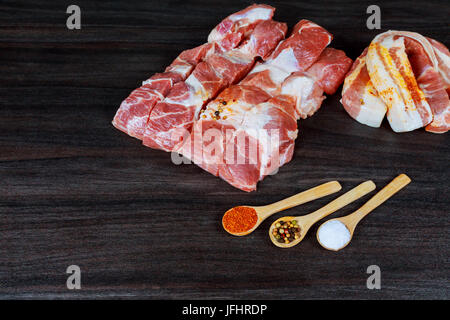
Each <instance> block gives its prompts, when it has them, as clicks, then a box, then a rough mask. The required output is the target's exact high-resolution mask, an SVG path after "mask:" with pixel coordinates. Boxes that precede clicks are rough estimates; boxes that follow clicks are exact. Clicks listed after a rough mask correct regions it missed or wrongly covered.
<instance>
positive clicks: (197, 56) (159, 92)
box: [112, 4, 275, 139]
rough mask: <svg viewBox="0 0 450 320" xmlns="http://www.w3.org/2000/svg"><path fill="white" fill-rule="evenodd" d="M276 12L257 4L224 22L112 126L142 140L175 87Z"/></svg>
mask: <svg viewBox="0 0 450 320" xmlns="http://www.w3.org/2000/svg"><path fill="white" fill-rule="evenodd" d="M274 11H275V8H273V7H271V6H267V5H256V4H255V5H251V6H249V7H247V8H246V9H244V10H241V11H239V12H236V13H234V14H232V15H230V16H228V17H227V18H225V19H224V20H223V21H222V22H221V23H220V24H219V25H218V26H216V27H215V28H214V29H213V30H212V31H211V33H210V35H209V37H208V43H206V44H203V45H201V46H199V47H196V48H194V49H190V50H186V51H183V52H182V53H181V54H180V55H179V56H178V57H177V58H176V59H175V60H174V61H173V62H172V64H171V65H170V66H168V67H167V68H166V70H165V72H164V73H157V74H155V75H153V76H152V77H151V78H149V79H148V80H146V81H144V82H143V84H142V86H141V87H140V88H137V89H136V90H134V91H133V92H132V93H131V94H130V96H129V97H128V98H127V99H125V100H124V101H123V102H122V104H121V105H120V107H119V109H118V110H117V113H116V115H115V117H114V119H113V121H112V124H113V125H114V126H115V127H116V128H117V129H119V130H121V131H123V132H125V133H127V134H128V135H130V136H132V137H135V138H138V139H142V138H143V135H144V131H145V127H146V125H147V122H148V117H149V114H150V112H151V110H152V109H153V107H154V106H155V105H156V103H157V102H159V101H161V100H163V99H164V97H165V96H166V95H167V94H168V93H169V92H170V90H171V89H172V88H173V87H174V85H175V84H176V83H179V82H180V81H183V80H185V79H186V78H187V77H188V76H189V75H190V74H191V72H192V71H193V70H194V68H195V67H196V66H197V65H198V63H200V62H201V61H203V60H204V59H205V58H206V57H208V56H209V55H210V54H211V53H213V52H217V51H222V52H226V51H229V50H231V49H233V48H235V47H237V46H238V45H239V44H240V43H241V41H242V40H243V39H244V36H245V35H248V34H250V33H251V32H252V31H253V29H254V28H255V27H256V25H257V24H258V23H260V22H261V21H266V20H270V19H271V18H272V16H273V13H274Z"/></svg>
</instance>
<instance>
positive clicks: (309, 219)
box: [303, 180, 376, 226]
mask: <svg viewBox="0 0 450 320" xmlns="http://www.w3.org/2000/svg"><path fill="white" fill-rule="evenodd" d="M375 187H376V186H375V183H373V181H371V180H369V181H366V182H363V183H361V184H360V185H358V186H357V187H355V188H353V189H352V190H350V191H348V192H347V193H344V194H343V195H342V196H340V197H339V198H336V199H334V200H333V201H331V202H330V203H329V204H327V205H326V206H324V207H322V208H320V209H319V210H317V211H314V212H313V213H310V214H308V215H306V216H303V219H305V220H306V223H307V225H309V226H311V225H313V224H314V223H316V222H317V221H319V220H320V219H322V218H324V217H326V216H328V215H329V214H331V213H333V212H335V211H337V210H339V209H341V208H343V207H345V206H346V205H348V204H349V203H352V202H353V201H355V200H357V199H359V198H361V197H362V196H364V195H366V194H368V193H369V192H371V191H373V190H375Z"/></svg>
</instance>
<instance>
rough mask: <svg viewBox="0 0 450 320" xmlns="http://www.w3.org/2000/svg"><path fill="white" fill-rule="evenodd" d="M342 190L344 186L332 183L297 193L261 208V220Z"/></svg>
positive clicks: (335, 182)
mask: <svg viewBox="0 0 450 320" xmlns="http://www.w3.org/2000/svg"><path fill="white" fill-rule="evenodd" d="M341 189H342V186H341V185H340V183H339V182H337V181H330V182H327V183H324V184H321V185H319V186H317V187H314V188H311V189H308V190H306V191H303V192H300V193H297V194H296V195H293V196H291V197H289V198H286V199H283V200H281V201H278V202H275V203H272V204H269V205H267V206H264V207H259V209H260V210H261V211H262V212H261V219H263V220H264V219H265V218H267V217H268V216H270V215H272V214H274V213H277V212H280V211H282V210H286V209H289V208H292V207H295V206H298V205H300V204H303V203H305V202H309V201H312V200H316V199H318V198H321V197H324V196H327V195H329V194H332V193H335V192H338V191H339V190H341ZM262 209H263V210H262Z"/></svg>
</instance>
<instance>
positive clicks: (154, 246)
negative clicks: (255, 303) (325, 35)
mask: <svg viewBox="0 0 450 320" xmlns="http://www.w3.org/2000/svg"><path fill="white" fill-rule="evenodd" d="M251 2H252V1H236V0H227V1H220V2H218V1H217V2H215V1H206V0H202V1H149V0H148V1H132V0H127V1H81V0H76V1H74V2H72V1H24V0H2V2H1V3H0V235H1V236H0V298H1V299H15V298H31V299H35V298H45V299H47V298H66V299H68V298H70V299H72V298H75V299H78V298H152V299H166V298H168V299H177V298H188V299H199V298H213V299H216V298H224V299H241V298H246V299H342V298H344V299H394V298H402V299H448V298H449V292H450V290H449V289H450V286H449V248H450V237H449V226H450V220H449V210H448V208H449V205H450V203H449V202H450V201H449V183H448V179H449V169H448V168H449V160H450V157H449V151H450V148H449V146H450V145H449V140H448V139H449V136H448V134H444V135H435V134H430V133H427V132H425V131H424V130H417V131H414V132H410V133H403V134H395V133H394V132H392V130H390V128H389V125H388V124H387V123H383V125H382V128H380V129H373V128H369V127H367V126H363V125H360V124H359V123H357V122H355V121H354V120H352V119H351V118H350V117H349V116H348V115H347V114H346V113H345V111H344V110H343V109H342V107H341V105H340V103H339V99H340V90H339V92H338V93H337V94H335V95H334V96H331V97H328V98H327V99H326V100H325V101H324V103H323V105H322V108H321V109H320V111H319V112H318V113H317V114H316V115H314V116H313V117H312V118H310V119H307V120H301V121H300V122H299V130H300V132H299V138H298V139H297V142H296V148H295V155H294V158H293V160H292V161H291V162H290V163H289V164H287V165H285V166H283V167H282V168H281V169H280V170H279V173H278V174H277V175H274V176H270V177H267V178H266V179H265V180H264V181H263V182H262V183H260V184H259V188H258V191H256V192H253V193H245V192H242V191H240V190H237V189H234V188H233V187H231V186H229V185H228V184H227V183H225V182H223V181H222V180H220V179H218V178H216V177H213V176H212V175H210V174H208V173H206V172H204V171H203V170H201V169H200V168H198V167H197V166H195V165H180V166H177V165H174V164H172V162H171V159H170V154H169V153H165V152H162V151H156V150H152V149H149V148H145V147H143V146H142V145H141V144H140V143H139V141H137V140H136V139H133V138H130V137H128V136H127V135H125V134H123V133H121V132H119V131H118V130H116V129H114V128H113V127H112V125H111V120H112V118H113V116H114V114H115V112H116V110H117V108H118V106H119V104H120V102H121V101H122V100H123V99H124V98H125V97H126V96H127V95H128V94H129V93H130V92H131V90H133V89H134V88H135V87H137V86H139V84H140V83H141V81H143V80H145V79H147V78H148V77H149V76H150V75H151V74H153V73H155V72H160V71H162V70H163V69H164V68H165V66H166V65H168V63H170V62H171V61H172V59H173V58H175V57H176V56H177V54H178V53H179V52H181V51H182V50H184V49H187V48H191V47H193V46H197V45H199V44H201V43H204V42H205V41H206V38H207V35H208V33H209V31H210V30H211V29H212V28H213V27H214V26H215V25H216V24H217V23H218V22H219V21H220V20H221V19H222V18H223V17H225V16H226V15H228V14H230V13H232V12H235V11H237V10H239V9H241V8H244V7H245V6H247V5H248V4H251ZM372 2H373V1H359V0H352V1H337V0H336V1H295V2H289V1H280V2H275V1H267V3H269V4H272V5H274V6H275V7H276V8H277V12H276V15H275V19H277V20H279V21H286V22H287V23H288V24H289V26H290V27H292V26H293V25H294V24H295V22H297V21H298V20H299V19H301V18H307V19H311V20H313V21H314V22H316V23H318V24H320V25H322V26H324V27H325V28H327V29H328V30H329V31H330V32H332V33H333V34H334V41H333V42H332V46H333V47H335V48H338V49H343V50H345V51H346V53H347V55H349V56H350V57H351V58H353V59H354V58H356V57H357V56H358V55H359V54H360V53H361V52H362V50H363V49H364V48H365V47H366V46H367V45H368V44H369V42H370V40H371V39H372V38H373V37H374V36H375V35H376V34H378V33H379V32H380V31H379V30H367V28H366V18H367V17H368V15H367V14H366V8H367V6H368V5H370V4H378V5H379V6H380V7H381V10H382V17H381V19H382V20H381V22H382V31H385V30H388V29H397V30H410V31H417V32H420V33H422V34H424V35H426V36H429V37H432V38H436V39H437V40H439V41H441V42H443V43H445V44H446V45H447V46H449V45H450V40H449V36H448V34H449V24H448V16H449V13H450V7H449V2H448V1H435V0H427V1H376V3H375V2H374V3H372ZM70 4H77V5H79V6H80V7H81V12H82V21H81V23H82V29H81V30H74V31H71V30H68V29H67V28H66V18H67V17H68V15H67V14H66V8H67V6H68V5H70ZM400 173H406V174H408V175H409V176H410V177H411V179H412V183H411V184H410V185H408V186H407V187H406V188H405V189H404V190H402V191H400V192H399V193H398V194H397V195H395V196H394V197H393V198H391V199H389V200H388V201H387V202H386V203H385V204H383V205H382V206H381V207H379V208H377V209H376V210H375V211H374V212H373V213H371V214H370V215H369V216H368V217H366V218H365V219H364V220H363V221H362V222H361V224H360V225H358V228H357V229H356V231H355V236H354V238H353V241H352V243H351V244H350V245H349V246H348V247H347V248H345V250H342V251H341V252H339V253H334V252H330V251H327V250H324V249H323V248H321V247H320V245H319V244H318V243H317V241H316V238H315V232H316V230H317V227H318V226H319V225H320V224H317V225H315V226H314V227H313V228H312V229H311V230H310V232H309V234H308V235H307V236H306V238H305V239H304V241H303V242H302V244H301V245H299V246H297V247H295V248H293V249H290V250H281V249H279V248H277V247H275V246H274V245H272V244H271V242H270V240H269V238H268V236H267V228H268V227H269V225H270V224H271V222H272V221H273V220H275V219H277V218H278V217H280V216H281V215H283V214H288V215H301V214H302V213H305V214H306V213H308V212H312V211H314V210H316V209H317V208H319V207H321V206H323V205H325V204H326V203H327V202H329V201H331V200H332V199H334V198H335V197H337V195H331V196H327V197H325V198H323V199H320V200H316V201H314V202H312V203H308V204H305V205H302V206H300V207H297V208H293V209H289V210H287V211H284V212H283V213H279V214H277V215H274V216H273V217H271V218H269V219H267V220H266V221H265V222H264V223H263V224H262V225H261V226H260V227H259V229H258V230H256V231H255V232H254V233H253V234H251V235H250V236H248V237H245V238H238V237H232V236H230V235H229V234H227V233H226V232H225V231H224V230H223V229H222V227H221V217H222V214H223V213H224V212H225V211H226V210H227V209H228V208H230V207H232V206H235V205H239V204H250V205H264V204H268V203H271V202H274V201H277V200H280V199H282V198H285V197H288V196H290V195H292V194H295V193H297V192H300V191H302V190H305V189H307V188H310V187H313V186H316V185H318V184H321V183H324V182H327V181H330V180H339V181H340V182H341V184H342V186H343V190H342V192H341V193H339V194H342V193H343V192H345V191H348V190H350V189H351V188H353V187H354V186H356V185H357V184H359V183H360V182H362V181H364V180H368V179H372V180H373V181H374V182H375V183H376V184H377V190H379V189H381V188H382V187H383V186H384V185H385V184H387V183H388V182H389V181H390V180H391V179H393V178H394V177H395V176H397V175H398V174H400ZM339 194H338V195H339ZM369 198H370V195H368V196H365V197H363V198H362V199H360V200H358V201H356V202H354V203H352V204H350V205H349V206H347V207H345V208H344V209H342V210H340V211H338V212H337V213H334V214H333V215H331V216H330V218H334V217H338V216H342V215H346V214H348V213H350V212H352V211H353V210H355V209H356V208H358V207H359V206H361V205H362V204H363V203H364V202H365V201H367V200H368V199H369ZM321 222H322V221H321ZM73 264H75V265H78V266H80V268H81V272H82V278H81V285H82V288H81V290H68V289H67V288H66V279H67V277H68V275H67V274H66V268H67V267H68V266H69V265H73ZM369 265H378V266H379V267H380V268H381V290H368V289H367V288H366V280H367V277H368V276H369V275H368V274H367V273H366V269H367V267H368V266H369Z"/></svg>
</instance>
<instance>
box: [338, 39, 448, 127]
mask: <svg viewBox="0 0 450 320" xmlns="http://www.w3.org/2000/svg"><path fill="white" fill-rule="evenodd" d="M449 66H450V54H449V52H448V49H446V48H445V46H444V45H442V44H441V43H439V42H437V41H435V40H432V39H429V38H425V37H423V36H422V35H420V34H418V33H414V32H405V31H388V32H385V33H382V34H380V35H378V36H377V37H375V39H374V40H373V41H372V43H371V44H370V46H369V48H368V49H366V50H365V51H364V52H363V54H362V55H361V56H360V57H359V58H358V59H357V60H356V61H355V63H354V64H353V67H352V69H351V70H350V72H349V74H348V75H347V77H346V79H345V83H344V88H343V91H342V100H341V102H342V104H343V106H344V108H345V110H346V111H347V112H348V113H349V114H350V115H351V116H352V117H353V118H354V119H356V120H357V121H359V122H361V123H364V124H367V125H369V126H373V127H379V126H380V124H381V122H382V120H383V118H384V116H385V114H387V118H388V121H389V123H390V125H391V128H392V129H393V130H394V131H395V132H405V131H411V130H414V129H417V128H421V127H424V126H426V128H425V129H426V130H427V131H430V132H434V133H443V132H447V131H448V129H449V126H450V100H449V96H448V91H449V82H448V79H449V77H450V74H449V70H450V69H449ZM446 90H447V91H446Z"/></svg>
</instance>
